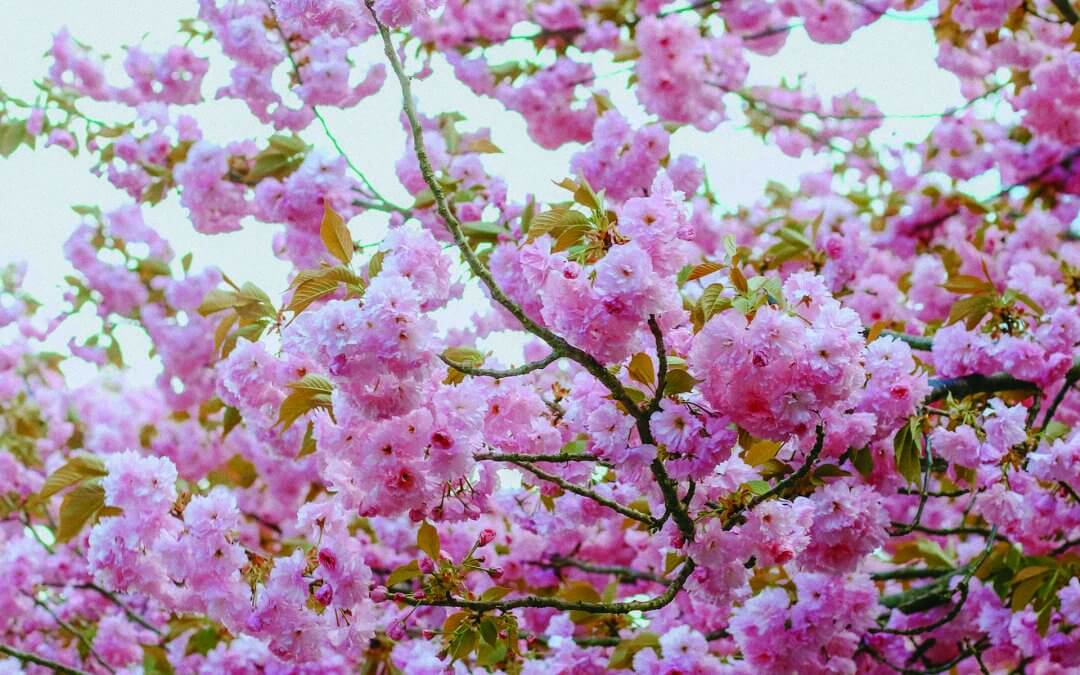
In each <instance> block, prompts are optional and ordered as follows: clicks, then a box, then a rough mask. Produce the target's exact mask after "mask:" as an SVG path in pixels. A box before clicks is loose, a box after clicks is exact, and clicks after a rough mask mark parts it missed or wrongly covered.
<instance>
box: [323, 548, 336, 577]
mask: <svg viewBox="0 0 1080 675" xmlns="http://www.w3.org/2000/svg"><path fill="white" fill-rule="evenodd" d="M319 564H320V565H322V566H323V567H325V568H326V569H328V570H329V571H331V572H333V571H334V570H336V569H337V556H336V555H335V554H334V552H333V551H331V550H330V549H328V548H324V549H321V550H320V551H319Z"/></svg>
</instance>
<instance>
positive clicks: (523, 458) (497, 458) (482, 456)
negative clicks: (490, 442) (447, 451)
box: [473, 452, 610, 466]
mask: <svg viewBox="0 0 1080 675" xmlns="http://www.w3.org/2000/svg"><path fill="white" fill-rule="evenodd" d="M473 459H475V460H476V461H478V462H483V461H489V462H513V463H515V464H516V463H521V462H524V463H526V464H533V463H538V462H552V463H563V462H596V463H597V464H603V465H604V466H610V464H608V463H607V462H605V461H604V460H602V459H600V458H599V457H597V456H596V455H587V454H579V455H571V454H567V453H560V454H557V455H526V454H525V453H521V452H478V453H476V454H475V455H473Z"/></svg>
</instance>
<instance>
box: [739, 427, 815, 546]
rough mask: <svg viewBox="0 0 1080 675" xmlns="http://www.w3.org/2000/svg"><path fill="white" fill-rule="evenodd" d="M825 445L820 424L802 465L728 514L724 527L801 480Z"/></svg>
mask: <svg viewBox="0 0 1080 675" xmlns="http://www.w3.org/2000/svg"><path fill="white" fill-rule="evenodd" d="M824 446H825V429H824V427H822V426H821V425H820V424H819V425H818V427H817V440H815V441H814V447H813V448H811V450H810V452H809V454H807V455H806V460H805V461H804V462H803V464H802V466H800V467H799V468H798V469H796V470H795V472H794V473H792V474H791V475H790V476H788V477H787V478H785V479H784V480H782V481H780V482H779V483H777V484H776V485H774V486H772V488H770V489H769V490H768V491H766V492H763V493H762V494H760V495H757V496H756V497H754V498H753V499H751V500H750V501H749V502H747V504H746V506H744V507H742V508H741V509H739V510H738V511H736V512H735V513H733V514H731V515H730V516H728V518H727V520H726V521H725V522H724V529H725V530H730V529H731V528H733V527H735V523H736V522H737V521H738V518H739V516H740V515H741V514H742V513H744V512H746V511H752V510H753V509H754V507H756V506H757V505H758V504H760V503H762V502H764V501H765V500H767V499H772V498H773V497H775V496H776V495H778V494H781V493H782V492H785V491H786V490H787V489H788V488H789V487H791V486H792V485H794V484H795V483H797V482H798V481H800V480H801V479H802V478H803V476H805V475H806V474H808V473H810V469H811V468H812V467H813V465H814V462H816V461H817V458H818V456H819V455H820V454H821V450H822V448H823V447H824Z"/></svg>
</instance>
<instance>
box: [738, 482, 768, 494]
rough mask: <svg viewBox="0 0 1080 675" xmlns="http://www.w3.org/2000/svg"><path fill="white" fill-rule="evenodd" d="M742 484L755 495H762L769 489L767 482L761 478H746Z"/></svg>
mask: <svg viewBox="0 0 1080 675" xmlns="http://www.w3.org/2000/svg"><path fill="white" fill-rule="evenodd" d="M743 485H745V486H746V487H747V489H748V490H750V492H752V493H753V494H755V495H763V494H765V493H766V492H768V491H769V484H768V483H766V482H765V481H763V480H748V481H746V482H745V483H743Z"/></svg>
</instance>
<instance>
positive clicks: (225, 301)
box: [199, 288, 244, 316]
mask: <svg viewBox="0 0 1080 675" xmlns="http://www.w3.org/2000/svg"><path fill="white" fill-rule="evenodd" d="M243 302H244V301H243V300H242V299H241V298H240V296H239V295H238V294H237V293H235V292H233V291H223V290H220V289H216V288H215V289H214V290H212V291H210V292H209V293H207V294H206V297H204V298H203V301H202V304H201V305H199V314H202V315H203V316H210V315H211V314H215V313H217V312H220V311H222V310H225V309H229V308H231V307H236V306H237V305H241V304H243Z"/></svg>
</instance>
